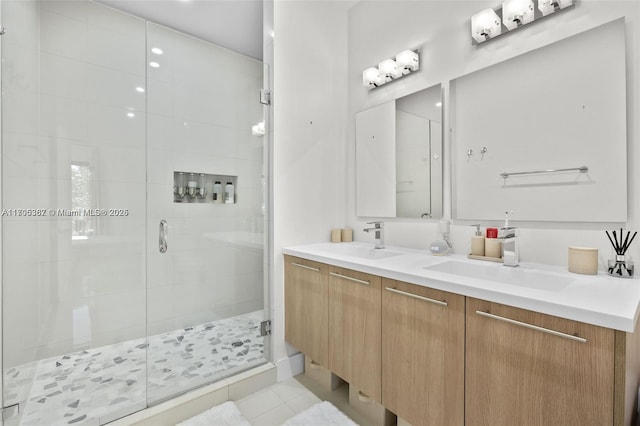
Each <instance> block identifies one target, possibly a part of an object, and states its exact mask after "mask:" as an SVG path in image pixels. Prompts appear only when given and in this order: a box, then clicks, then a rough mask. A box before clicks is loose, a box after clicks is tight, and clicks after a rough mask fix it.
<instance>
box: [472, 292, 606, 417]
mask: <svg viewBox="0 0 640 426" xmlns="http://www.w3.org/2000/svg"><path fill="white" fill-rule="evenodd" d="M466 363H467V365H466V380H465V383H466V412H465V416H466V425H469V426H472V425H563V426H569V425H576V426H583V425H607V424H609V425H610V424H612V422H613V384H614V378H613V374H614V332H613V330H610V329H606V328H602V327H596V326H593V325H588V324H584V323H580V322H576V321H570V320H565V319H562V318H557V317H552V316H549V315H544V314H540V313H535V312H531V311H525V310H522V309H517V308H512V307H509V306H504V305H499V304H495V303H490V302H485V301H481V300H476V299H471V298H468V299H467V332H466Z"/></svg>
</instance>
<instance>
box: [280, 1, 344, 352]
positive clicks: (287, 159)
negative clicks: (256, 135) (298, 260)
mask: <svg viewBox="0 0 640 426" xmlns="http://www.w3.org/2000/svg"><path fill="white" fill-rule="evenodd" d="M349 5H350V3H346V2H340V1H338V2H327V1H278V0H276V1H275V2H274V28H275V29H274V31H275V40H274V63H275V74H274V87H273V90H274V97H273V108H274V129H275V130H274V142H273V167H274V173H273V174H274V175H273V192H274V194H273V213H274V224H273V225H274V241H273V247H274V282H273V292H274V300H273V303H274V306H273V307H274V312H275V317H274V318H273V319H274V324H275V328H274V334H273V343H274V345H275V348H274V353H275V357H274V361H276V362H278V361H280V360H282V359H283V358H285V357H286V356H287V355H289V354H291V353H293V352H295V351H293V350H292V349H291V348H290V347H288V346H287V345H286V344H285V343H284V311H283V299H284V288H283V283H284V278H283V274H284V273H283V257H282V248H283V247H285V246H290V245H296V244H304V243H314V242H318V241H328V240H329V233H330V229H331V228H334V227H342V226H344V225H345V223H346V211H347V210H346V202H345V194H346V192H345V182H346V181H347V169H348V165H347V159H346V156H345V144H346V127H347V89H348V87H347V8H348V6H349Z"/></svg>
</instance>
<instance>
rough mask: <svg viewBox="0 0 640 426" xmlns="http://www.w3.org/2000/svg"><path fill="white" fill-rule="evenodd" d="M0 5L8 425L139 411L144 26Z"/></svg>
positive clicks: (54, 8) (92, 7)
mask: <svg viewBox="0 0 640 426" xmlns="http://www.w3.org/2000/svg"><path fill="white" fill-rule="evenodd" d="M1 7H2V11H1V13H2V20H3V25H4V26H6V27H7V32H6V34H4V35H3V36H2V37H1V40H2V208H3V210H2V227H3V239H2V240H3V242H2V244H3V245H2V254H3V256H2V267H3V289H2V296H3V299H2V304H3V321H2V325H3V330H2V331H3V334H2V339H3V341H2V364H3V397H4V406H5V412H4V414H5V417H6V420H5V425H14V424H67V423H69V424H99V423H105V422H108V421H110V420H113V419H115V418H117V417H121V416H123V415H126V414H128V413H131V412H133V411H136V410H139V409H141V408H144V407H145V405H146V371H147V369H146V362H147V361H146V358H147V357H146V352H147V350H146V340H145V336H146V309H145V307H146V285H145V283H146V276H145V274H146V271H145V267H144V265H145V262H146V259H145V257H146V250H145V243H146V241H145V237H146V210H145V209H146V205H145V195H146V175H145V160H146V150H145V95H144V90H143V88H144V86H145V72H146V69H145V22H144V21H143V20H141V19H137V18H134V17H131V16H129V15H125V14H121V13H118V12H115V11H113V10H112V9H109V8H106V7H104V6H101V5H98V4H96V3H93V2H88V1H33V0H19V1H17V0H3V1H2V2H1ZM139 89H142V91H140V90H139Z"/></svg>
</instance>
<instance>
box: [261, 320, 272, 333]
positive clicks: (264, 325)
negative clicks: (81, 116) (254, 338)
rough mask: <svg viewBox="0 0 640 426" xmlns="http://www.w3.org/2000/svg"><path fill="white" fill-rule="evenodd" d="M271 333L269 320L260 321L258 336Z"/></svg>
mask: <svg viewBox="0 0 640 426" xmlns="http://www.w3.org/2000/svg"><path fill="white" fill-rule="evenodd" d="M269 334H271V320H266V321H262V322H261V323H260V337H264V336H267V335H269Z"/></svg>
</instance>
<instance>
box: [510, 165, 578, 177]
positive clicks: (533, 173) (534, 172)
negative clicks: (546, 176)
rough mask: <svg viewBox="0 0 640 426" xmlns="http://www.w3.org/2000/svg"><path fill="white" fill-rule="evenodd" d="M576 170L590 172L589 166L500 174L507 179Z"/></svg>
mask: <svg viewBox="0 0 640 426" xmlns="http://www.w3.org/2000/svg"><path fill="white" fill-rule="evenodd" d="M574 170H577V171H580V173H587V172H588V171H589V168H588V167H587V166H580V167H570V168H568V169H547V170H534V171H531V172H512V173H507V172H502V173H500V177H502V178H504V179H506V178H508V177H509V176H515V175H537V174H539V173H557V172H571V171H574Z"/></svg>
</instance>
